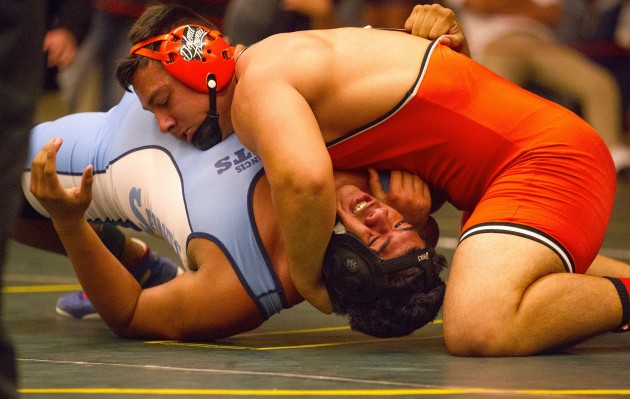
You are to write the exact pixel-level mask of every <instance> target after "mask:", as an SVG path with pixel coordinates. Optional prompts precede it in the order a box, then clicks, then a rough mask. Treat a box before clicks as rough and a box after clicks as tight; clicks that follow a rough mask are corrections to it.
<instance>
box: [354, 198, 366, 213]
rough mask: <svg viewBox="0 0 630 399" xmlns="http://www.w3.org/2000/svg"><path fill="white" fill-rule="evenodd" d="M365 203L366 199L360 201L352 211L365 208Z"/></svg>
mask: <svg viewBox="0 0 630 399" xmlns="http://www.w3.org/2000/svg"><path fill="white" fill-rule="evenodd" d="M366 205H367V201H361V202H359V203H358V204H357V205H356V206H355V207H354V213H357V212H359V211H360V210H361V209H363V208H365V206H366Z"/></svg>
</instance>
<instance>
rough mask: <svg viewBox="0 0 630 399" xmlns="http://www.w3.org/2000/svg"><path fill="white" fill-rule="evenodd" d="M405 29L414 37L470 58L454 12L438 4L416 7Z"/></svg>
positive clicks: (406, 22) (466, 43)
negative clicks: (437, 41) (432, 42)
mask: <svg viewBox="0 0 630 399" xmlns="http://www.w3.org/2000/svg"><path fill="white" fill-rule="evenodd" d="M405 29H406V30H407V31H409V32H410V33H411V34H412V35H414V36H420V37H424V38H425V39H429V40H435V39H437V38H438V37H440V43H442V44H444V45H446V46H448V47H450V48H452V49H453V50H455V51H457V52H459V53H462V54H465V55H467V56H469V57H470V50H469V49H468V42H467V41H466V37H465V36H464V32H463V30H462V27H461V24H460V23H459V21H458V20H457V16H456V15H455V12H454V11H453V10H451V9H449V8H445V7H442V6H441V5H439V4H430V5H417V6H415V7H414V8H413V11H412V12H411V15H409V17H408V18H407V21H405Z"/></svg>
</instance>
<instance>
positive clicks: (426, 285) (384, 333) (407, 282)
mask: <svg viewBox="0 0 630 399" xmlns="http://www.w3.org/2000/svg"><path fill="white" fill-rule="evenodd" d="M413 250H417V248H414V249H411V250H410V251H413ZM324 267H326V266H324ZM433 267H434V270H433V273H432V275H433V276H432V277H430V278H431V281H425V280H426V273H425V272H423V270H422V269H421V268H420V267H419V266H412V267H409V268H405V269H402V270H398V271H395V272H392V273H390V274H389V275H388V278H387V283H386V285H385V287H384V289H383V290H382V291H381V293H380V295H378V297H377V298H376V299H375V300H373V301H371V302H367V303H357V302H354V301H351V300H348V299H346V298H343V297H342V296H341V295H339V293H337V291H335V290H334V289H331V287H330V286H329V285H328V284H327V283H326V280H324V283H325V284H326V288H327V290H328V294H329V295H330V300H331V302H332V307H333V312H334V313H336V314H338V315H341V316H347V317H348V320H349V323H350V327H351V328H352V329H353V330H355V331H359V332H361V333H364V334H367V335H371V336H374V337H379V338H390V337H402V336H405V335H409V334H411V333H412V332H414V331H415V330H417V329H419V328H420V327H422V326H424V325H425V324H427V323H429V322H431V321H433V320H435V317H436V316H437V314H438V312H439V310H440V308H441V307H442V302H443V301H444V293H445V292H446V284H445V283H444V281H443V280H442V279H441V278H440V276H439V273H440V272H441V271H442V270H443V269H444V268H445V267H446V258H445V257H444V256H442V255H439V254H436V255H435V257H434V261H433Z"/></svg>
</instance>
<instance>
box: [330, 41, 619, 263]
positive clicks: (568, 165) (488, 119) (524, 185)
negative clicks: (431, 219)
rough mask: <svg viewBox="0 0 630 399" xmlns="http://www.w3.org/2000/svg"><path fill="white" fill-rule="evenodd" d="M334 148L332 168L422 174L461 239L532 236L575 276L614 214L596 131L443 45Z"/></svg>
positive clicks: (607, 166)
mask: <svg viewBox="0 0 630 399" xmlns="http://www.w3.org/2000/svg"><path fill="white" fill-rule="evenodd" d="M328 145H329V152H330V156H331V158H332V161H333V165H334V166H335V168H339V169H348V168H365V167H368V166H371V167H375V168H378V169H402V170H407V171H409V172H412V173H415V174H417V175H418V176H420V177H421V178H422V179H423V180H424V181H425V182H427V183H428V184H430V185H431V187H432V188H433V189H434V190H437V191H438V192H439V193H440V194H442V195H444V196H445V198H446V199H447V200H448V201H449V202H450V203H452V204H453V205H454V206H455V207H456V208H458V209H460V210H462V211H464V215H463V220H462V235H461V238H460V240H464V239H465V238H467V237H469V236H470V235H472V234H478V233H484V232H502V233H506V234H516V235H520V236H524V237H528V238H531V239H533V240H536V241H539V242H541V243H543V244H544V245H547V246H548V247H549V248H551V249H552V250H553V251H554V252H556V253H557V254H558V256H559V257H560V258H561V259H562V261H563V263H564V265H565V268H566V269H567V271H569V272H578V273H584V272H585V271H586V269H587V268H588V267H589V266H590V264H591V263H592V261H593V259H594V258H595V256H596V255H597V253H598V251H599V248H600V246H601V244H602V241H603V237H604V233H605V231H606V226H607V225H608V220H609V218H610V214H611V212H612V207H613V201H614V196H615V182H616V180H615V179H616V178H615V169H614V165H613V163H612V159H611V157H610V153H609V151H608V149H607V147H606V145H605V144H604V142H603V141H602V139H601V138H600V137H599V135H598V134H597V132H596V131H595V130H594V129H593V128H592V127H590V126H589V125H588V124H587V123H586V122H584V121H583V120H582V119H580V118H579V117H578V116H576V115H575V114H573V113H571V112H570V111H568V110H566V109H564V108H562V107H561V106H559V105H557V104H555V103H552V102H550V101H547V100H545V99H542V98H540V97H538V96H536V95H534V94H532V93H530V92H528V91H526V90H524V89H521V88H519V87H518V86H516V85H513V84H512V83H510V82H508V81H506V80H504V79H503V78H501V77H499V76H497V75H496V74H494V73H492V72H490V71H489V70H487V69H485V68H484V67H482V66H480V65H479V64H477V63H475V62H474V61H472V60H470V59H469V58H467V57H465V56H463V55H460V54H458V53H456V52H454V51H452V50H450V49H449V48H447V47H445V46H443V45H440V44H438V43H437V41H436V42H434V43H432V44H431V46H430V47H429V49H428V50H427V54H426V55H425V58H424V60H423V62H422V65H421V68H420V74H419V76H418V79H417V81H416V82H415V83H414V85H413V87H412V88H411V90H410V91H409V92H408V94H407V95H406V96H405V98H404V99H403V100H402V101H401V102H400V103H399V104H398V106H396V107H395V108H394V109H393V110H392V111H390V112H389V113H388V114H387V115H384V116H383V117H382V118H380V119H378V120H376V121H374V122H373V123H371V124H369V125H367V126H363V127H361V128H360V129H358V130H356V131H354V132H351V133H349V134H347V135H345V136H343V137H341V138H339V139H337V140H335V141H333V142H331V143H328Z"/></svg>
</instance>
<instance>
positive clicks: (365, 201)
mask: <svg viewBox="0 0 630 399" xmlns="http://www.w3.org/2000/svg"><path fill="white" fill-rule="evenodd" d="M372 202H373V198H372V197H370V196H369V195H368V194H365V193H363V194H362V195H360V196H359V197H358V198H355V200H354V201H353V204H352V206H351V207H350V209H352V213H353V214H357V213H358V212H361V211H362V210H363V209H365V208H367V207H368V206H369V205H370V204H371V203H372Z"/></svg>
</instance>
